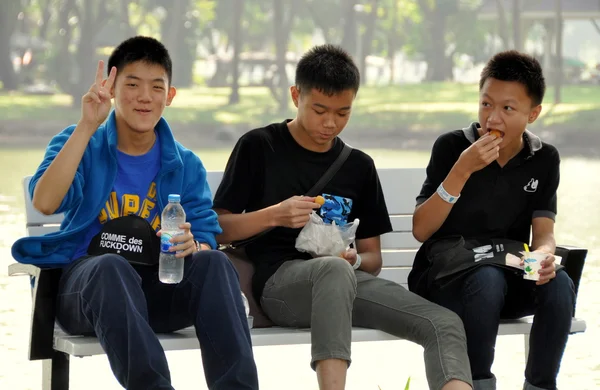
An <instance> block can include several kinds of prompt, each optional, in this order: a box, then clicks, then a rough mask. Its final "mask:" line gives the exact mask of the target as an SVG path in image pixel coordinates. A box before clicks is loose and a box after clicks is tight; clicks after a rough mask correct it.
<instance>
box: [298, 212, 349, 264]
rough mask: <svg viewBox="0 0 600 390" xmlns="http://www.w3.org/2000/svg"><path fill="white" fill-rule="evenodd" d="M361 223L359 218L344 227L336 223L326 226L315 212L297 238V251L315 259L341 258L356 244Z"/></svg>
mask: <svg viewBox="0 0 600 390" xmlns="http://www.w3.org/2000/svg"><path fill="white" fill-rule="evenodd" d="M359 223H360V221H359V220H358V218H357V219H355V220H354V221H352V222H348V223H347V224H345V225H344V226H339V225H336V223H335V221H334V222H332V223H331V224H326V223H325V222H323V220H322V219H321V217H319V215H318V214H317V213H316V212H314V211H313V212H312V213H311V214H310V219H309V220H308V222H307V223H306V225H304V228H302V230H301V231H300V234H299V235H298V238H296V249H297V250H299V251H300V252H306V253H310V254H311V255H312V256H313V257H323V256H340V255H341V254H342V253H343V252H345V251H346V250H347V249H348V247H349V246H350V244H351V243H352V242H354V239H355V237H356V229H357V228H358V224H359Z"/></svg>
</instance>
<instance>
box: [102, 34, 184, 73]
mask: <svg viewBox="0 0 600 390" xmlns="http://www.w3.org/2000/svg"><path fill="white" fill-rule="evenodd" d="M139 61H142V62H145V63H147V64H150V65H160V66H162V67H163V68H164V69H165V72H167V77H168V80H169V85H170V84H171V77H172V76H173V63H172V62H171V56H170V55H169V51H168V50H167V48H166V47H165V46H164V45H163V44H162V43H160V42H159V41H158V40H156V39H154V38H151V37H144V36H139V35H138V36H135V37H132V38H129V39H126V40H125V41H123V42H121V43H120V44H119V46H117V47H116V48H115V50H113V52H112V53H111V55H110V58H109V59H108V69H107V70H108V73H110V70H111V69H112V67H113V66H114V67H116V68H117V73H118V72H120V71H121V70H123V68H124V67H125V66H127V65H129V64H132V63H134V62H139Z"/></svg>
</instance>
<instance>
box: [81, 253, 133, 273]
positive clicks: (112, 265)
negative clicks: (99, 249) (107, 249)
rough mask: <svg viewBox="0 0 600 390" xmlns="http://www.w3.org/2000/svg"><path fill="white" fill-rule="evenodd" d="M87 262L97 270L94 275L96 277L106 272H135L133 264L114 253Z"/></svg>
mask: <svg viewBox="0 0 600 390" xmlns="http://www.w3.org/2000/svg"><path fill="white" fill-rule="evenodd" d="M87 261H88V262H89V263H90V266H92V267H93V268H94V269H95V271H96V273H94V274H96V275H98V274H102V273H106V272H119V273H120V274H121V273H122V272H127V271H133V272H135V270H134V269H133V267H132V266H131V264H129V262H128V261H127V260H126V259H125V258H124V257H123V256H121V255H117V254H114V253H107V254H105V255H100V256H96V257H93V258H91V259H89V260H87Z"/></svg>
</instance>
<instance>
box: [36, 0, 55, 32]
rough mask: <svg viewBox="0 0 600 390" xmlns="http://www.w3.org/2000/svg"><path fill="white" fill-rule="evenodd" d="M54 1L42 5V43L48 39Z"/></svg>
mask: <svg viewBox="0 0 600 390" xmlns="http://www.w3.org/2000/svg"><path fill="white" fill-rule="evenodd" d="M51 3H52V1H51V0H46V1H44V2H43V3H42V5H41V6H42V24H41V26H40V31H39V34H40V39H41V40H42V41H45V40H46V37H47V36H48V27H49V24H50V17H52V13H51V12H50V8H51V6H52V4H51Z"/></svg>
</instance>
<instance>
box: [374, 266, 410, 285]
mask: <svg viewBox="0 0 600 390" xmlns="http://www.w3.org/2000/svg"><path fill="white" fill-rule="evenodd" d="M410 270H411V269H410V268H405V267H387V268H382V269H381V272H380V273H379V277H380V278H383V279H387V280H391V281H392V282H396V283H398V284H401V285H406V284H407V283H408V274H409V273H410Z"/></svg>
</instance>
